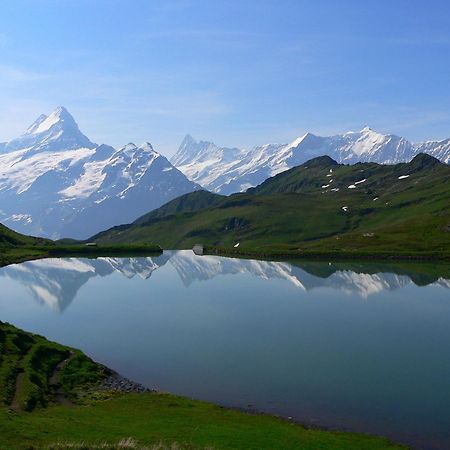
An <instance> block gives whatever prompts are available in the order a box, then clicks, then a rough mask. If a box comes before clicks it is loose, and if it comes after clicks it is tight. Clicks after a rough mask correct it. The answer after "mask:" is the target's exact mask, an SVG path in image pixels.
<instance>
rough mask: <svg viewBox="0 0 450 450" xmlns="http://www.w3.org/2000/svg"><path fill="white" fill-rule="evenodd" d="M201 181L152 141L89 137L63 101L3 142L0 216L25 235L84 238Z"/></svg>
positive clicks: (124, 220) (0, 154)
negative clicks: (118, 143) (114, 143)
mask: <svg viewBox="0 0 450 450" xmlns="http://www.w3.org/2000/svg"><path fill="white" fill-rule="evenodd" d="M198 188H199V186H198V185H197V184H195V183H194V182H192V181H189V180H188V179H187V178H186V176H185V175H184V174H182V173H181V172H180V171H179V170H178V169H176V168H175V167H174V166H173V165H172V164H171V163H170V162H169V161H168V160H167V159H166V158H165V157H164V156H162V155H160V154H159V153H157V152H156V151H155V150H154V149H153V148H152V146H151V145H150V144H149V143H145V144H142V145H140V146H136V145H134V144H131V143H130V144H127V145H125V146H124V147H122V148H121V149H119V150H115V149H114V148H113V147H110V146H108V145H97V144H94V143H92V142H91V141H90V140H89V139H88V138H87V137H86V136H85V135H84V134H83V133H82V132H81V131H80V130H79V128H78V125H77V124H76V122H75V120H74V119H73V117H72V116H71V115H70V113H69V112H68V111H67V110H66V109H65V108H63V107H60V108H57V109H56V110H55V111H53V112H52V113H51V114H50V115H49V116H45V115H42V116H40V117H39V118H38V119H37V120H36V121H35V122H34V123H33V124H32V125H31V126H30V127H29V128H28V129H27V131H26V132H25V133H24V134H23V135H22V136H20V137H19V138H17V139H13V140H12V141H10V142H7V143H4V144H1V145H0V208H1V210H0V221H1V222H3V223H5V224H6V225H7V226H9V227H11V228H13V229H15V230H17V231H20V232H22V233H25V234H33V235H39V236H45V237H52V238H58V237H73V238H79V239H83V238H88V237H89V236H92V235H93V234H95V233H97V232H99V231H102V230H104V229H106V228H110V227H111V226H114V225H119V224H122V223H128V222H131V221H133V220H135V219H137V218H138V217H139V216H141V215H143V214H145V213H147V212H148V211H150V210H152V209H154V208H157V207H159V206H161V205H163V204H164V203H166V202H168V201H170V200H172V199H173V198H175V197H178V196H180V195H182V194H186V193H188V192H192V191H194V190H196V189H198Z"/></svg>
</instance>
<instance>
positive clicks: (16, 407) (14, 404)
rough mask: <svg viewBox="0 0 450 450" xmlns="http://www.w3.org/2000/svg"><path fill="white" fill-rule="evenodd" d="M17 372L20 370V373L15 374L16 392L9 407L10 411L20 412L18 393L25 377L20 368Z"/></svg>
mask: <svg viewBox="0 0 450 450" xmlns="http://www.w3.org/2000/svg"><path fill="white" fill-rule="evenodd" d="M19 370H20V372H19V373H18V374H17V377H16V391H15V392H14V397H13V399H12V402H11V406H10V407H11V409H13V410H14V411H19V410H20V403H19V392H20V391H21V390H22V384H23V377H24V375H25V374H24V373H23V369H22V368H20V369H19Z"/></svg>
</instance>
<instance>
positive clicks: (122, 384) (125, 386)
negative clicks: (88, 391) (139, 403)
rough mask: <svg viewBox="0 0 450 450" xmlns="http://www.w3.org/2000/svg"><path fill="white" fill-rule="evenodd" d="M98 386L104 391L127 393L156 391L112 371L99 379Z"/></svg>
mask: <svg viewBox="0 0 450 450" xmlns="http://www.w3.org/2000/svg"><path fill="white" fill-rule="evenodd" d="M99 388H100V389H101V390H105V391H120V392H127V393H132V392H134V393H144V392H156V390H155V389H149V388H147V387H145V386H143V385H142V384H140V383H136V382H134V381H132V380H129V379H128V378H125V377H123V376H122V375H120V374H118V373H117V372H113V371H111V372H110V373H109V375H108V376H107V377H105V378H104V379H103V380H102V381H101V383H100V386H99Z"/></svg>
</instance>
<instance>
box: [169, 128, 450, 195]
mask: <svg viewBox="0 0 450 450" xmlns="http://www.w3.org/2000/svg"><path fill="white" fill-rule="evenodd" d="M422 152H424V153H429V154H430V155H432V156H434V157H435V158H437V159H440V160H441V161H443V162H446V163H450V139H447V140H444V141H430V142H426V143H421V144H413V143H411V142H409V141H408V140H406V139H405V138H402V137H399V136H395V135H392V134H388V135H384V134H381V133H378V132H376V131H374V130H372V129H371V128H369V127H366V128H364V129H363V130H361V131H360V132H348V133H344V134H339V135H335V136H328V137H322V136H316V135H314V134H312V133H306V134H305V135H303V136H301V137H299V138H297V139H295V140H294V141H293V142H291V143H290V144H266V145H262V146H257V147H253V148H251V149H237V148H232V149H229V148H225V147H219V146H217V145H215V144H213V143H211V142H204V141H200V142H198V141H196V140H195V139H194V138H192V137H191V136H189V135H188V136H186V138H185V139H184V140H183V142H182V143H181V145H180V148H179V150H178V151H177V153H176V154H175V155H174V156H173V157H172V159H171V162H172V164H174V165H175V166H176V167H177V168H178V169H180V170H181V171H182V172H183V173H184V174H185V175H186V176H187V177H188V178H189V179H190V180H192V181H195V182H197V183H199V184H200V185H202V186H203V187H204V188H206V189H208V190H211V191H214V192H217V193H221V194H226V195H227V194H231V193H234V192H240V191H245V190H246V189H248V188H249V187H252V186H256V185H258V184H260V183H262V182H263V181H264V180H266V179H267V178H269V177H271V176H274V175H276V174H278V173H280V172H283V171H285V170H287V169H290V168H292V167H295V166H298V165H300V164H303V163H304V162H306V161H308V160H310V159H312V158H315V157H317V156H323V155H328V156H330V157H331V158H333V159H334V160H335V161H337V162H339V163H346V164H354V163H357V162H369V161H371V162H377V163H380V164H396V163H399V162H407V161H410V160H411V159H412V158H413V157H414V156H416V155H417V154H418V153H422Z"/></svg>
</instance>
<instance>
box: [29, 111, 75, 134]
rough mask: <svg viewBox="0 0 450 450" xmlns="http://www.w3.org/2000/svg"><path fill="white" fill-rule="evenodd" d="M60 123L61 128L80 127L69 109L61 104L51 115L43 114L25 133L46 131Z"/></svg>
mask: <svg viewBox="0 0 450 450" xmlns="http://www.w3.org/2000/svg"><path fill="white" fill-rule="evenodd" d="M58 124H59V128H60V129H62V128H64V127H65V128H67V127H70V128H72V129H78V125H77V123H76V122H75V119H74V118H73V116H72V115H71V114H70V113H69V111H67V109H66V108H64V106H59V107H58V108H56V109H55V110H54V111H53V112H52V113H51V114H50V115H49V116H46V115H45V114H41V115H40V116H39V117H38V118H37V120H36V121H35V122H34V123H33V125H31V126H30V127H29V128H28V130H27V131H26V132H25V135H29V134H39V133H45V132H46V131H49V130H50V129H51V128H52V127H54V126H55V125H58Z"/></svg>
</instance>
